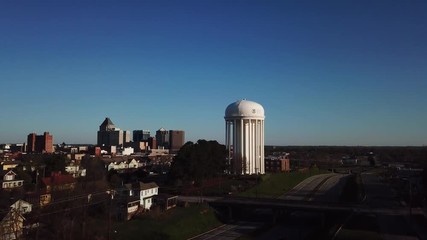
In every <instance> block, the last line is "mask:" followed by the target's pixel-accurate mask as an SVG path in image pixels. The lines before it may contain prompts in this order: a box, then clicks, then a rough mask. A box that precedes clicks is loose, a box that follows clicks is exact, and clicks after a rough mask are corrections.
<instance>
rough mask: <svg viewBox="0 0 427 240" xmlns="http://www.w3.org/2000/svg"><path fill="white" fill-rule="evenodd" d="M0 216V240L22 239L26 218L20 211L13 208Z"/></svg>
mask: <svg viewBox="0 0 427 240" xmlns="http://www.w3.org/2000/svg"><path fill="white" fill-rule="evenodd" d="M4 213H5V214H4ZM0 214H1V215H2V216H1V221H0V239H2V240H15V239H20V238H21V236H22V232H23V228H24V220H25V218H24V217H23V216H22V214H21V213H20V212H19V210H18V209H15V208H11V209H10V210H9V211H8V212H0ZM3 214H4V215H3Z"/></svg>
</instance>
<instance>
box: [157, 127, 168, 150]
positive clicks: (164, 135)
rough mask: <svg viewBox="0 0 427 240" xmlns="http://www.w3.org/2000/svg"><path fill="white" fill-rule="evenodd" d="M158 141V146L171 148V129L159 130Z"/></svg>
mask: <svg viewBox="0 0 427 240" xmlns="http://www.w3.org/2000/svg"><path fill="white" fill-rule="evenodd" d="M156 142H157V147H158V148H169V131H168V130H166V129H164V128H160V129H159V130H157V131H156Z"/></svg>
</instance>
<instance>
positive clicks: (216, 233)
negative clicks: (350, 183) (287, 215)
mask: <svg viewBox="0 0 427 240" xmlns="http://www.w3.org/2000/svg"><path fill="white" fill-rule="evenodd" d="M346 177H347V175H343V174H335V173H330V174H320V175H316V176H312V177H309V178H307V179H305V180H304V181H302V182H301V183H300V184H298V185H297V186H295V187H294V188H293V189H292V190H291V191H289V192H288V193H286V194H284V195H283V196H281V197H279V198H280V199H284V200H304V201H312V200H318V199H319V200H328V199H329V200H330V201H338V199H339V193H340V192H341V191H340V189H342V186H343V185H344V183H345V180H346ZM336 191H339V192H338V193H336ZM317 218H318V216H317V214H316V213H314V214H312V213H309V214H304V213H299V214H297V215H295V216H294V220H295V224H294V223H286V224H278V225H276V226H275V227H273V228H272V229H270V230H269V231H267V232H266V233H264V234H262V236H259V239H300V238H301V237H302V238H303V237H304V236H306V235H307V234H309V233H310V232H311V231H312V230H313V226H307V225H306V224H301V222H304V221H306V220H307V219H311V220H313V219H314V221H316V219H317ZM264 224H265V223H264V222H236V223H234V224H226V225H223V226H221V227H219V228H217V229H214V230H211V231H209V232H206V233H204V234H201V235H199V236H196V237H194V238H192V240H205V239H221V240H233V239H236V238H239V237H241V236H243V235H245V234H248V233H250V232H252V231H254V230H255V229H257V228H259V227H261V226H263V225H264Z"/></svg>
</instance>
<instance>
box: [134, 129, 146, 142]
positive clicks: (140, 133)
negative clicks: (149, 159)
mask: <svg viewBox="0 0 427 240" xmlns="http://www.w3.org/2000/svg"><path fill="white" fill-rule="evenodd" d="M149 138H150V130H134V131H133V141H134V142H142V141H148V139H149Z"/></svg>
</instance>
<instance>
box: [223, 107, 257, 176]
mask: <svg viewBox="0 0 427 240" xmlns="http://www.w3.org/2000/svg"><path fill="white" fill-rule="evenodd" d="M224 119H225V146H226V149H227V151H228V157H227V159H228V161H229V164H230V167H231V168H230V172H231V173H234V174H264V173H265V163H264V119H265V115H264V108H263V107H262V106H261V105H260V104H258V103H256V102H252V101H247V100H240V101H237V102H234V103H232V104H230V105H228V107H227V109H226V110H225V117H224Z"/></svg>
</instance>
